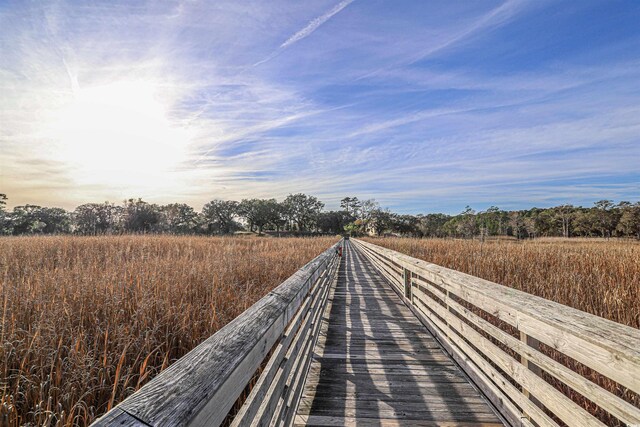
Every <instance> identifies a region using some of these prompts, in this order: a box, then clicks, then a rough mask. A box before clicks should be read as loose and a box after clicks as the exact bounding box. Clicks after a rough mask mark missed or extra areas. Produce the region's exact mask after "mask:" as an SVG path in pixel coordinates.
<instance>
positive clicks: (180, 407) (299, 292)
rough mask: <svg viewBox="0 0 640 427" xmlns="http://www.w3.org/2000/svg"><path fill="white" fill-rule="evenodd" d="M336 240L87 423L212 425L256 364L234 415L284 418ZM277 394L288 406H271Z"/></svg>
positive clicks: (331, 270)
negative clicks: (228, 321)
mask: <svg viewBox="0 0 640 427" xmlns="http://www.w3.org/2000/svg"><path fill="white" fill-rule="evenodd" d="M339 244H341V243H340V242H338V243H336V244H335V245H334V246H332V247H331V248H329V249H327V250H326V251H325V252H323V253H322V254H320V255H319V256H317V257H316V258H315V259H313V260H312V261H310V262H309V263H307V264H306V265H305V266H304V267H302V268H301V269H300V270H298V271H297V272H296V273H294V274H293V275H292V276H291V277H289V278H288V279H287V280H286V281H284V282H283V283H282V284H280V285H279V286H278V287H277V288H276V289H274V290H273V291H271V292H269V293H268V294H267V295H266V296H265V297H263V298H262V299H260V300H259V301H258V302H257V303H255V304H254V305H252V306H251V307H250V308H249V309H247V310H246V311H245V312H244V313H242V314H241V315H240V316H238V317H237V318H236V319H234V320H233V321H232V322H230V323H228V324H227V325H226V326H224V327H223V328H222V329H220V330H219V331H218V332H216V333H215V334H214V335H212V336H211V337H209V338H208V339H207V340H205V341H204V342H202V343H201V344H200V345H198V346H197V347H196V348H195V349H193V350H191V351H190V352H189V353H187V354H186V355H185V356H184V357H182V358H180V359H179V360H178V361H176V362H175V363H174V364H173V365H171V366H170V367H169V368H167V369H166V370H165V371H163V372H162V373H160V374H159V375H158V376H157V377H156V378H154V379H153V380H151V381H150V382H149V383H148V384H146V385H145V386H143V387H142V388H141V389H140V390H138V391H137V392H136V393H134V394H133V395H131V396H129V397H128V398H127V399H125V400H124V401H123V402H122V403H120V404H119V405H118V406H116V407H115V408H113V409H112V410H111V411H109V412H108V413H107V414H106V415H104V416H103V417H102V418H100V419H98V420H97V421H96V422H95V423H94V424H93V425H94V426H111V425H119V426H141V427H143V426H186V425H189V426H192V425H197V426H200V425H202V426H204V425H207V426H217V425H220V424H221V423H223V422H224V421H225V419H226V418H227V415H228V414H229V411H230V410H231V409H232V407H233V406H234V404H235V403H236V401H237V400H238V398H239V397H240V396H241V394H242V393H243V391H245V388H246V387H247V385H248V384H249V382H250V381H251V380H252V378H254V376H255V375H256V373H257V372H258V371H260V376H259V378H258V380H257V383H256V384H255V385H254V386H253V388H252V391H251V392H250V394H249V397H248V398H247V399H246V400H245V402H244V403H243V405H242V407H241V409H240V412H239V413H238V414H237V415H236V416H235V419H234V421H233V422H234V423H235V424H240V423H242V422H252V421H255V420H260V421H261V422H264V420H267V423H269V420H271V419H288V417H291V414H290V412H291V410H292V409H291V406H295V404H296V402H295V399H296V398H298V397H299V395H300V394H301V388H302V385H303V383H304V377H305V375H306V370H308V366H309V360H310V357H309V355H310V353H311V351H312V349H313V345H314V343H315V340H316V339H317V335H318V332H319V324H320V321H319V320H320V317H321V313H322V311H323V309H324V306H325V304H326V301H327V295H328V289H329V286H330V283H331V282H332V281H333V280H334V277H335V272H336V269H337V265H338V258H337V255H336V247H337V245H339ZM261 367H263V369H260V368H261ZM283 398H284V400H285V401H288V402H289V406H282V405H278V403H279V402H280V401H282V399H283ZM293 411H295V407H293Z"/></svg>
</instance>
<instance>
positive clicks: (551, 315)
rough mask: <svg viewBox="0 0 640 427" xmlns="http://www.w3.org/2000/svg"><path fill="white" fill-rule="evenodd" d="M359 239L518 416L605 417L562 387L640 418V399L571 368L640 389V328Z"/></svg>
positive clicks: (514, 419)
mask: <svg viewBox="0 0 640 427" xmlns="http://www.w3.org/2000/svg"><path fill="white" fill-rule="evenodd" d="M351 241H352V242H353V243H354V244H355V246H356V247H357V248H358V249H359V250H361V251H362V252H363V253H364V254H365V255H366V256H367V258H369V259H370V260H371V262H372V263H373V264H374V265H375V266H376V267H377V268H378V269H379V270H380V272H381V273H382V274H383V275H384V276H386V277H387V279H388V280H389V281H390V282H391V284H392V285H393V287H394V288H395V289H396V291H397V292H398V293H399V294H400V295H401V296H402V297H403V298H404V300H405V302H406V303H407V305H408V306H409V307H410V308H411V309H412V311H414V313H416V315H417V316H418V317H419V318H420V319H421V320H422V321H423V323H425V324H426V325H427V326H428V327H429V329H430V330H431V331H432V333H433V334H434V335H435V336H436V338H438V340H439V341H440V342H441V343H442V344H443V346H444V347H445V349H446V350H447V351H448V352H449V353H450V354H451V355H452V357H453V358H454V359H455V360H456V361H457V362H458V363H459V364H460V365H461V367H462V368H463V369H464V370H465V372H466V373H467V374H468V375H469V376H470V377H471V378H472V379H473V380H474V382H475V383H476V385H477V386H478V387H479V388H480V389H481V390H482V391H483V392H484V394H485V395H486V396H487V397H488V398H489V399H490V400H491V402H492V403H493V404H494V406H495V407H496V408H497V409H498V411H500V413H501V414H502V415H503V416H504V417H505V418H506V419H507V420H508V422H510V423H511V424H512V425H525V426H530V425H539V426H557V425H558V423H557V422H556V420H557V419H559V420H561V421H562V422H563V423H565V424H566V425H569V426H600V425H604V424H603V423H602V422H601V421H600V420H599V419H598V418H596V417H595V416H594V415H593V414H592V413H591V412H588V411H586V410H585V409H583V408H582V407H581V406H580V405H578V403H576V401H574V400H573V399H571V398H569V397H568V396H567V395H566V394H565V393H563V392H561V391H560V390H561V389H564V390H572V391H573V395H575V394H578V395H581V396H584V397H585V398H587V399H588V400H590V401H591V402H593V403H595V404H596V405H597V406H598V407H599V408H600V409H601V410H603V411H606V413H608V414H610V415H611V416H613V417H615V418H617V419H618V420H620V421H621V422H622V423H625V424H626V425H640V408H638V407H636V406H634V405H633V404H631V403H629V402H628V401H626V400H624V399H622V398H621V397H619V396H618V395H617V394H613V393H611V392H610V391H609V390H607V389H605V388H603V387H602V386H601V385H599V384H596V383H594V382H592V381H591V379H590V378H593V375H591V376H589V374H588V373H587V375H583V374H582V373H581V372H584V371H585V369H584V367H583V368H582V369H578V370H574V369H571V368H570V367H569V366H576V363H575V361H577V362H579V363H580V364H582V365H584V366H586V367H587V368H590V369H591V370H592V371H595V372H596V373H597V374H599V375H601V376H604V377H606V378H607V379H609V380H610V381H611V382H615V383H617V385H616V389H618V390H624V389H625V388H626V389H627V390H630V391H631V392H633V393H636V394H640V331H639V330H637V329H635V328H632V327H628V326H625V325H621V324H619V323H616V322H612V321H610V320H606V319H603V318H600V317H598V316H594V315H591V314H588V313H585V312H582V311H580V310H576V309H574V308H571V307H568V306H565V305H562V304H558V303H555V302H553V301H549V300H546V299H544V298H540V297H536V296H533V295H530V294H527V293H525V292H522V291H519V290H516V289H512V288H508V287H506V286H502V285H499V284H497V283H493V282H490V281H488V280H484V279H480V278H478V277H474V276H470V275H468V274H464V273H461V272H458V271H455V270H451V269H447V268H444V267H440V266H438V265H435V264H431V263H429V262H426V261H423V260H419V259H416V258H412V257H410V256H407V255H404V254H402V253H399V252H396V251H393V250H390V249H386V248H383V247H380V246H377V245H374V244H371V243H368V242H364V241H361V240H357V239H352V240H351ZM571 359H573V360H571ZM561 361H562V362H564V363H561ZM567 361H569V362H567ZM586 370H587V371H588V369H586Z"/></svg>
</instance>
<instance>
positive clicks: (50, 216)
mask: <svg viewBox="0 0 640 427" xmlns="http://www.w3.org/2000/svg"><path fill="white" fill-rule="evenodd" d="M10 217H11V223H12V225H13V230H12V232H13V234H16V235H18V234H35V233H40V234H57V233H68V232H69V231H71V218H70V215H69V213H68V212H67V211H65V210H64V209H62V208H46V207H45V208H43V207H41V206H37V205H24V206H16V207H15V208H14V209H13V212H12V213H11V216H10Z"/></svg>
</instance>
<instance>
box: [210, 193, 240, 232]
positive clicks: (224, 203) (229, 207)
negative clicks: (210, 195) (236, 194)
mask: <svg viewBox="0 0 640 427" xmlns="http://www.w3.org/2000/svg"><path fill="white" fill-rule="evenodd" d="M236 215H238V202H236V201H233V200H212V201H210V202H209V203H207V204H206V205H204V207H203V208H202V216H203V218H204V222H205V223H206V226H207V232H208V233H209V234H229V233H233V232H234V231H236V230H239V229H240V228H241V227H240V224H238V223H237V222H236V221H235V217H236Z"/></svg>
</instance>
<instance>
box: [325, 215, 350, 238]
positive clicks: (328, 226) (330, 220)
mask: <svg viewBox="0 0 640 427" xmlns="http://www.w3.org/2000/svg"><path fill="white" fill-rule="evenodd" d="M352 221H353V217H352V216H351V215H349V214H347V212H346V211H329V212H320V213H319V214H318V220H317V226H318V229H319V230H320V232H322V233H333V234H342V232H343V231H344V227H345V226H346V225H347V224H349V223H350V222H352Z"/></svg>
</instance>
